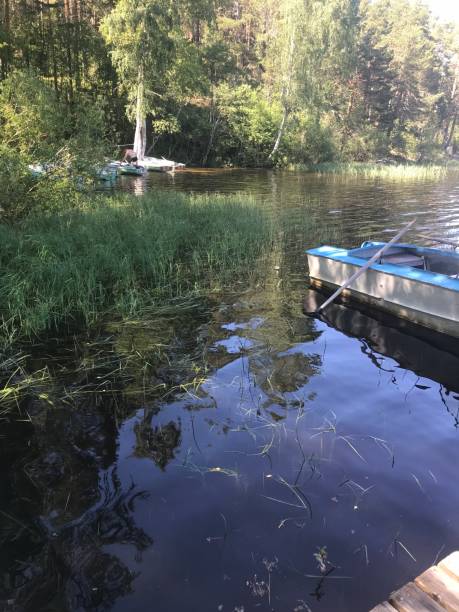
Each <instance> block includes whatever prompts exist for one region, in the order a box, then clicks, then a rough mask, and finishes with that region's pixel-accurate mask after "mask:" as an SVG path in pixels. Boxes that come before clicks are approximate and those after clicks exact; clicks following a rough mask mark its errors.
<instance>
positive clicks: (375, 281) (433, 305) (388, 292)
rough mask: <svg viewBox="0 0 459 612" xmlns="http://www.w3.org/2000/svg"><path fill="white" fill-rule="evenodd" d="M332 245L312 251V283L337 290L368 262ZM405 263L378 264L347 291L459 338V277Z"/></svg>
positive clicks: (422, 324) (309, 257)
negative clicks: (433, 272)
mask: <svg viewBox="0 0 459 612" xmlns="http://www.w3.org/2000/svg"><path fill="white" fill-rule="evenodd" d="M349 253H350V252H347V251H343V250H340V249H333V248H332V247H321V248H319V249H312V250H311V251H308V253H307V255H308V264H309V275H310V279H311V284H312V285H313V286H315V287H322V288H325V289H329V290H334V289H336V288H337V287H339V286H341V285H342V284H343V283H344V282H345V281H346V280H347V279H348V278H350V277H351V276H352V275H353V274H354V273H355V272H357V270H358V269H359V268H361V267H362V265H363V264H364V263H365V262H364V261H362V260H360V261H359V260H357V259H356V258H355V257H352V256H349ZM442 277H443V275H439V274H432V273H429V272H424V271H422V270H415V269H412V268H409V267H405V266H393V265H379V264H374V265H372V266H371V267H370V268H369V269H368V270H366V271H365V272H364V273H363V274H362V275H361V276H360V277H359V278H357V279H356V280H355V281H354V282H353V283H352V285H351V286H350V287H349V288H348V289H346V290H345V291H344V292H343V295H344V296H345V297H346V296H348V297H351V298H352V299H355V300H358V301H360V302H363V303H365V304H368V305H370V306H371V307H373V308H377V309H379V310H382V311H385V312H388V313H390V314H392V315H395V316H397V317H400V318H402V319H406V320H408V321H411V322H412V323H415V324H417V325H421V326H424V327H426V328H429V329H432V330H435V331H437V332H440V333H443V334H448V335H450V336H453V337H455V338H459V280H456V279H449V278H448V277H445V278H442Z"/></svg>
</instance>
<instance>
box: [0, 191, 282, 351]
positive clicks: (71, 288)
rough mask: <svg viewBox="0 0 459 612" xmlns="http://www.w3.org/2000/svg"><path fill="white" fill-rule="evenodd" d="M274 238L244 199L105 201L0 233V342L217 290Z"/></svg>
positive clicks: (173, 196)
mask: <svg viewBox="0 0 459 612" xmlns="http://www.w3.org/2000/svg"><path fill="white" fill-rule="evenodd" d="M271 237H272V235H271V224H270V222H269V220H268V219H267V218H266V217H265V216H264V214H263V212H262V211H261V209H260V208H259V207H258V206H256V205H255V203H254V202H253V201H251V200H250V198H247V196H232V197H223V196H215V195H213V196H205V195H202V196H190V195H184V194H179V193H155V194H149V195H148V196H144V197H142V198H137V197H135V196H121V195H120V196H117V197H113V198H108V197H103V196H101V197H99V198H97V197H96V198H93V199H92V200H90V199H89V198H88V199H87V200H86V204H85V205H82V204H80V206H79V207H78V209H76V210H68V211H64V212H61V213H59V214H43V213H42V214H40V215H29V216H28V217H27V218H25V219H24V220H23V221H21V222H20V223H16V224H15V225H13V226H10V225H6V224H3V225H0V244H1V245H2V248H1V250H0V292H1V296H2V300H1V303H0V313H1V322H2V327H1V335H2V336H3V340H5V339H6V338H9V339H11V340H12V339H14V338H17V337H26V336H31V335H33V334H40V333H41V332H45V331H56V330H61V331H62V330H63V329H64V330H65V329H66V328H67V327H68V326H70V327H72V328H75V326H78V325H81V326H83V327H86V326H88V325H91V324H94V323H95V322H97V321H98V320H100V318H101V317H102V316H103V315H105V314H108V313H110V314H111V316H129V315H132V314H135V313H137V312H138V311H139V309H141V308H142V307H143V306H145V305H155V304H159V303H161V301H164V300H168V299H170V298H174V297H182V296H188V295H190V294H194V293H197V292H200V291H201V290H206V291H208V290H213V289H219V288H221V287H222V286H223V285H224V284H225V283H234V281H235V280H237V279H238V275H239V274H240V273H241V272H243V271H246V272H250V270H252V269H254V266H255V264H256V260H257V258H258V257H259V256H260V255H261V254H262V253H263V252H264V250H265V249H266V248H268V247H269V244H270V241H271Z"/></svg>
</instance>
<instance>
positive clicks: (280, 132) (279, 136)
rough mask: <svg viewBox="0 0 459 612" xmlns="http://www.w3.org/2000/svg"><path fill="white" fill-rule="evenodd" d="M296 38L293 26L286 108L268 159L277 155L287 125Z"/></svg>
mask: <svg viewBox="0 0 459 612" xmlns="http://www.w3.org/2000/svg"><path fill="white" fill-rule="evenodd" d="M295 36H296V27H295V26H293V29H292V31H291V32H290V44H289V51H288V59H287V78H286V82H285V85H284V87H283V91H282V103H283V107H284V111H283V113H282V119H281V122H280V125H279V130H278V131H277V138H276V142H275V143H274V146H273V149H272V151H271V153H270V154H269V156H268V159H272V158H273V157H274V155H275V154H276V153H277V150H278V148H279V146H280V143H281V140H282V136H283V135H284V130H285V124H286V123H287V118H288V114H289V97H290V86H291V83H292V78H293V58H294V54H295Z"/></svg>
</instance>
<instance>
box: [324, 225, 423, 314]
mask: <svg viewBox="0 0 459 612" xmlns="http://www.w3.org/2000/svg"><path fill="white" fill-rule="evenodd" d="M415 223H416V219H413V221H410V222H409V223H408V224H407V225H405V227H404V228H403V229H401V230H400V231H399V232H398V234H397V235H396V236H394V237H393V238H392V240H389V242H386V244H385V245H384V246H383V247H381V248H380V249H379V251H377V252H376V253H375V254H374V255H373V257H370V259H369V260H368V261H367V263H366V264H365V265H364V266H362V267H361V268H359V269H358V270H357V272H355V273H354V274H353V275H352V276H351V277H350V278H348V279H347V281H345V282H344V283H343V284H342V285H341V287H339V288H338V289H337V290H336V291H335V293H333V294H332V295H331V296H330V297H329V298H328V300H326V301H325V302H324V303H323V304H322V305H321V306H319V308H318V309H317V310H316V313H319V312H321V311H322V310H323V309H324V308H326V307H327V306H328V305H329V304H331V303H332V302H333V301H334V300H336V298H337V297H338V296H339V295H341V293H342V292H343V291H344V290H345V289H347V287H349V285H351V284H352V283H353V282H354V281H355V280H357V279H358V278H359V276H361V275H362V274H363V273H364V272H366V271H367V270H368V268H369V267H370V266H371V265H372V264H374V263H375V261H377V260H378V259H380V258H381V255H383V253H385V252H386V251H387V249H388V248H389V247H391V246H392V245H393V244H394V243H395V242H397V240H400V238H401V237H402V236H403V235H404V234H406V232H407V231H408V230H409V229H410V228H412V227H413V225H414V224H415Z"/></svg>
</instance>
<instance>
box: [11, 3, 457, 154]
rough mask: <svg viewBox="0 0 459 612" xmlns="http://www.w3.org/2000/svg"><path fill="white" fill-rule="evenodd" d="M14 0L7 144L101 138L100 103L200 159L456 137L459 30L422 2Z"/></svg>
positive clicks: (436, 146)
mask: <svg viewBox="0 0 459 612" xmlns="http://www.w3.org/2000/svg"><path fill="white" fill-rule="evenodd" d="M8 5H9V13H8V20H4V23H2V25H1V29H0V81H3V82H4V87H3V94H2V103H1V104H2V106H3V110H2V121H3V124H4V127H5V130H4V142H5V143H7V144H9V145H10V146H11V147H14V148H15V150H17V151H19V152H20V153H21V154H24V155H26V156H32V157H33V158H34V159H36V160H40V161H42V160H48V159H53V158H54V156H55V155H56V151H57V150H58V148H59V146H61V143H62V142H63V141H65V143H66V145H68V147H69V151H72V152H73V151H74V149H85V150H89V149H91V143H95V142H98V140H99V135H98V134H99V133H100V130H99V128H97V129H96V130H91V129H89V131H88V130H87V129H86V128H87V126H88V125H89V126H99V125H100V117H97V115H98V113H99V112H100V110H103V113H104V116H105V117H106V121H105V126H104V127H105V132H106V133H109V134H110V138H111V139H112V142H114V141H116V142H117V143H130V142H132V128H131V126H130V123H132V121H133V120H134V118H135V119H136V122H137V123H139V121H141V122H142V126H143V125H144V121H145V119H148V122H147V127H148V134H147V137H148V141H149V144H153V145H154V149H153V154H157V155H161V154H164V155H166V156H168V157H174V156H175V157H177V158H178V159H180V161H185V162H187V163H191V164H198V165H199V164H212V165H217V164H231V165H266V164H271V165H275V164H284V163H289V162H293V163H310V162H313V161H314V160H318V161H320V160H325V159H330V158H332V157H333V158H334V159H337V160H349V159H357V160H372V159H378V158H380V157H394V158H405V159H410V160H425V159H430V158H437V157H439V156H440V155H441V154H442V151H444V150H448V151H449V152H451V146H452V145H454V144H455V142H456V134H457V124H458V118H459V87H458V86H457V83H458V79H459V61H458V57H459V30H458V27H457V26H456V27H455V26H453V25H447V24H441V23H439V22H438V21H436V20H435V19H434V18H433V17H432V15H431V14H430V13H429V11H428V10H427V9H426V7H425V6H424V4H423V3H422V1H421V0H391V1H390V2H387V1H386V0H374V1H370V0H360V1H359V0H283V1H282V2H276V1H274V0H239V1H238V2H228V1H227V0H103V1H102V0H85V1H84V2H83V0H72V2H61V3H59V2H52V3H51V4H50V5H48V4H47V3H45V2H11V0H10V2H9V3H8ZM29 69H32V70H33V71H34V73H33V75H31V74H27V75H26V74H24V73H22V74H21V73H20V72H18V71H22V70H29ZM15 73H16V75H15ZM37 76H38V77H39V78H38V79H37V78H36V77H37ZM15 79H16V81H15ZM51 93H52V95H51ZM231 94H234V99H233V100H232V99H231ZM81 108H83V109H84V111H83V112H82V113H81V115H80V114H79V111H78V109H81ZM125 110H127V113H125V112H124V111H125ZM38 111H39V112H38ZM89 113H91V114H92V115H93V116H92V117H90V119H89V121H88V122H86V121H85V117H87V116H89ZM79 117H80V119H79ZM61 118H62V120H61ZM69 132H70V133H69ZM91 132H92V133H91ZM95 132H97V134H96V133H95ZM25 135H27V138H26V137H25ZM76 136H78V139H79V142H76V141H75V140H74V139H75V137H76ZM69 140H71V141H72V142H71V143H69ZM50 143H54V144H55V145H57V146H54V145H53V144H50Z"/></svg>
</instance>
